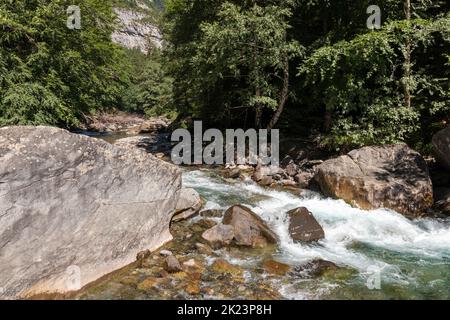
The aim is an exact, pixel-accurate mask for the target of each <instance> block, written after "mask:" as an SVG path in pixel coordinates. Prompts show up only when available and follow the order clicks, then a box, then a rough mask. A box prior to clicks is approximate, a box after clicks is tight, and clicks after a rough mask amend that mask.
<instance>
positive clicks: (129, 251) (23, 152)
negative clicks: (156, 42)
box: [0, 126, 181, 299]
mask: <svg viewBox="0 0 450 320" xmlns="http://www.w3.org/2000/svg"><path fill="white" fill-rule="evenodd" d="M180 189H181V172H180V171H179V170H178V169H177V168H176V167H175V166H173V165H171V164H169V163H166V162H163V161H161V160H158V159H156V158H154V157H153V156H152V155H149V154H147V153H146V152H143V151H141V150H139V149H136V148H127V147H120V146H114V145H111V144H109V143H107V142H104V141H101V140H98V139H94V138H89V137H86V136H82V135H76V134H71V133H69V132H68V131H65V130H61V129H57V128H50V127H27V126H17V127H4V128H1V129H0V248H1V252H0V287H2V288H3V290H2V292H0V298H6V299H8V298H11V299H14V298H18V297H28V296H31V295H35V294H40V293H64V292H67V291H72V290H78V289H80V288H81V287H82V286H84V285H86V284H88V283H90V282H92V281H94V280H96V279H98V278H100V277H102V276H103V275H105V274H108V273H110V272H112V271H114V270H117V269H120V268H122V267H124V266H126V265H128V264H130V263H132V262H133V261H135V258H136V256H137V254H138V253H139V252H142V251H144V250H147V249H149V250H155V249H157V248H158V247H160V246H162V245H163V244H164V243H166V242H168V241H170V240H171V239H172V236H171V234H170V231H169V225H170V220H171V218H172V215H173V212H174V211H175V204H176V203H177V202H178V196H179V192H178V191H179V190H180Z"/></svg>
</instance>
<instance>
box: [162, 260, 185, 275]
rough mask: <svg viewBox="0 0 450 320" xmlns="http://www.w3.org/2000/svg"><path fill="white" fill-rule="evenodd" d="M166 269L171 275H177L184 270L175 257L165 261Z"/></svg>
mask: <svg viewBox="0 0 450 320" xmlns="http://www.w3.org/2000/svg"><path fill="white" fill-rule="evenodd" d="M164 269H165V270H166V271H167V272H169V273H176V272H180V271H182V270H183V269H182V268H181V265H180V262H179V261H178V259H177V258H175V257H174V256H168V257H166V260H165V261H164Z"/></svg>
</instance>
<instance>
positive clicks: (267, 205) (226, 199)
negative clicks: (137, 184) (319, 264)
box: [100, 135, 450, 299]
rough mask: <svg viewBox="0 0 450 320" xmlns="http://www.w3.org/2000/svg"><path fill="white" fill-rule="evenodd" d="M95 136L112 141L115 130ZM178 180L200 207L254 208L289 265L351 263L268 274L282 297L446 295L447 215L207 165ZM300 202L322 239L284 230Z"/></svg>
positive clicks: (241, 260) (245, 258)
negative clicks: (360, 205) (225, 172)
mask: <svg viewBox="0 0 450 320" xmlns="http://www.w3.org/2000/svg"><path fill="white" fill-rule="evenodd" d="M100 138H102V139H105V140H107V141H109V142H114V141H115V140H117V139H119V138H123V136H121V135H106V136H100ZM183 185H184V187H191V188H194V189H195V190H197V191H198V192H199V193H200V194H201V196H202V197H203V198H204V199H205V200H206V204H205V208H204V209H227V208H228V207H230V206H232V205H235V204H243V205H246V206H248V207H250V208H251V209H252V210H253V211H254V212H256V213H257V214H259V215H260V216H261V217H262V218H263V219H264V220H265V221H266V222H267V223H268V224H269V226H270V227H271V228H272V229H273V231H275V232H276V233H277V234H278V236H279V239H280V243H279V245H278V247H277V252H276V253H275V255H274V258H276V260H278V261H280V262H283V263H286V264H289V265H291V266H292V267H295V266H298V265H302V264H304V263H306V262H308V261H311V260H313V259H323V260H328V261H331V262H333V263H335V264H337V265H339V266H341V267H345V268H349V269H351V270H353V271H352V272H351V273H350V274H347V275H346V276H344V277H337V278H336V277H320V278H317V279H311V278H309V279H308V278H306V279H302V278H299V277H288V278H283V279H280V280H274V283H273V286H275V287H276V289H277V290H278V291H279V292H280V293H281V295H282V296H283V297H285V298H287V299H450V219H447V220H439V219H434V218H433V219H431V218H428V219H417V220H413V221H412V220H409V219H407V218H405V217H404V216H402V215H400V214H398V213H396V212H393V211H389V210H382V209H380V210H373V211H364V210H360V209H356V208H353V207H351V206H349V205H348V204H346V203H345V202H344V201H341V200H334V199H329V198H324V197H323V196H321V195H320V194H318V193H314V192H309V191H305V192H302V193H301V194H299V193H297V194H296V193H295V192H290V191H283V190H276V189H272V188H263V187H261V186H259V185H257V184H256V183H254V182H253V181H252V180H251V179H247V180H245V181H241V180H228V179H224V178H223V177H222V176H221V175H219V174H218V173H217V172H215V171H213V170H193V171H185V172H184V173H183ZM300 206H303V207H306V208H308V209H309V210H310V211H311V212H312V213H313V215H314V216H315V218H316V219H317V220H318V222H319V223H320V224H321V226H322V227H323V229H324V230H325V239H324V240H321V241H319V242H318V243H317V244H299V243H294V242H293V241H292V239H291V238H290V236H289V233H288V220H287V215H286V212H287V211H289V210H291V209H294V208H297V207H300ZM219 221H220V219H217V222H219ZM222 254H223V255H225V256H226V255H227V253H226V252H222ZM226 258H227V259H228V260H229V261H230V262H232V263H234V264H237V265H242V266H243V267H246V266H247V267H249V266H250V267H251V266H252V265H255V264H257V263H258V262H261V261H260V260H261V259H263V258H262V257H258V256H257V255H256V256H255V254H249V255H245V254H244V255H242V256H238V257H236V256H227V257H226Z"/></svg>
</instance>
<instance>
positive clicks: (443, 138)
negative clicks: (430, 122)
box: [432, 127, 450, 170]
mask: <svg viewBox="0 0 450 320" xmlns="http://www.w3.org/2000/svg"><path fill="white" fill-rule="evenodd" d="M432 143H433V147H434V153H435V154H436V158H437V159H438V161H439V163H440V164H442V165H443V166H444V167H445V168H447V170H450V127H447V128H446V129H443V130H441V131H439V132H438V133H436V134H435V135H434V136H433V139H432Z"/></svg>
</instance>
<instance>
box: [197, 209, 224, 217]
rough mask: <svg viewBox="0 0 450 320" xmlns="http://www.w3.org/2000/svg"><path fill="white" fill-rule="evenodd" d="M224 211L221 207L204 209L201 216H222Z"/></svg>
mask: <svg viewBox="0 0 450 320" xmlns="http://www.w3.org/2000/svg"><path fill="white" fill-rule="evenodd" d="M223 214H224V211H223V210H219V209H210V210H203V211H201V212H200V216H201V217H204V218H221V217H223Z"/></svg>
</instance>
